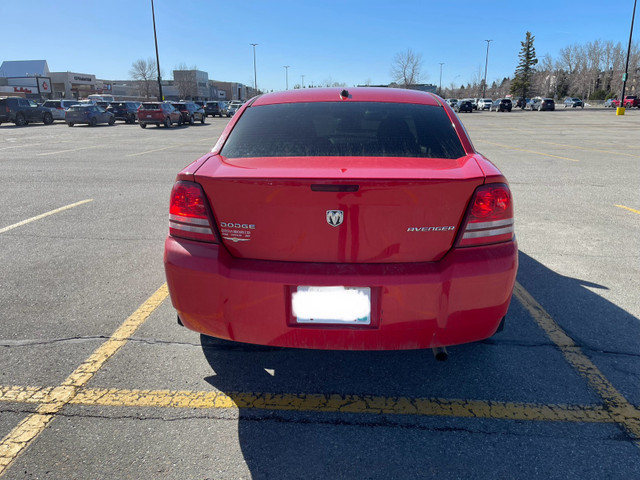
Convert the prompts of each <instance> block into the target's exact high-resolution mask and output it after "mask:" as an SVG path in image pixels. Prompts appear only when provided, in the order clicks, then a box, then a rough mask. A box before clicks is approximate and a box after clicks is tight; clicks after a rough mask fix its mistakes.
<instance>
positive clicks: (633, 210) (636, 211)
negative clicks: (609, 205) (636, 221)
mask: <svg viewBox="0 0 640 480" xmlns="http://www.w3.org/2000/svg"><path fill="white" fill-rule="evenodd" d="M616 207H619V208H624V209H625V210H629V211H630V212H633V213H637V214H640V210H635V209H633V208H629V207H625V206H624V205H616Z"/></svg>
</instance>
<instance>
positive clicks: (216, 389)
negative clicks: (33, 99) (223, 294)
mask: <svg viewBox="0 0 640 480" xmlns="http://www.w3.org/2000/svg"><path fill="white" fill-rule="evenodd" d="M460 117H461V119H462V121H463V123H464V125H465V127H466V128H467V130H468V132H469V134H470V136H471V138H472V140H473V141H474V145H475V146H476V148H477V150H479V151H480V152H482V153H483V154H485V155H486V156H487V157H488V158H490V159H491V160H492V161H493V162H494V163H495V164H496V165H497V166H498V167H499V168H500V169H501V170H502V171H503V172H504V173H505V175H506V176H507V178H508V179H509V182H510V184H511V189H512V191H513V194H514V198H515V205H516V234H517V238H518V243H519V250H520V267H519V271H518V279H517V285H516V289H515V292H514V297H513V300H512V303H511V307H510V311H509V315H508V317H507V324H506V328H505V330H504V331H503V332H501V333H499V334H497V335H496V336H494V337H492V338H491V339H489V340H487V341H484V342H481V343H476V344H470V345H463V346H458V347H451V348H450V349H449V360H448V361H447V362H437V361H436V360H435V359H434V358H433V356H432V354H431V352H430V351H404V352H318V351H306V350H293V349H276V348H262V347H252V346H244V345H238V344H231V343H228V342H222V341H215V340H208V339H203V340H204V341H203V342H201V338H200V336H199V335H198V334H196V333H194V332H191V331H188V330H186V329H184V328H181V327H179V326H178V325H177V323H176V318H175V312H174V310H173V309H172V307H171V304H170V300H169V299H168V298H167V290H166V286H165V284H164V281H165V280H164V271H163V266H162V251H163V242H164V237H165V235H166V233H167V229H168V199H169V193H170V190H171V186H172V185H173V181H174V178H175V175H176V173H177V172H178V171H179V170H180V169H181V168H182V167H184V166H185V165H187V164H188V163H190V162H191V161H192V160H195V159H196V158H198V157H199V156H200V155H202V154H204V153H206V152H207V151H208V150H209V149H210V148H211V147H212V146H213V144H214V143H215V141H216V139H217V137H218V135H219V134H220V132H221V131H222V129H223V128H224V126H225V125H226V123H227V121H228V119H226V118H225V119H221V118H214V119H211V118H208V119H207V123H206V124H204V125H200V124H196V125H194V126H189V127H179V128H178V127H173V128H170V129H165V128H155V127H150V128H147V129H144V130H143V129H141V128H140V127H139V126H137V125H125V124H122V123H121V122H118V123H117V124H116V125H115V126H112V127H110V126H106V125H105V126H99V127H95V128H91V127H88V126H77V127H74V128H68V127H67V126H66V125H65V124H64V123H62V122H59V121H57V122H55V123H54V124H53V125H51V126H44V125H30V126H27V127H20V128H19V127H15V126H13V125H2V126H0V172H1V175H0V178H2V188H1V189H0V200H1V202H2V205H3V206H4V208H3V209H2V210H1V211H0V259H1V261H0V265H1V269H2V275H0V315H1V317H2V329H1V330H0V365H1V366H2V368H1V369H0V438H2V440H0V477H2V478H3V479H5V478H6V479H27V478H28V479H107V478H109V479H129V478H130V479H156V478H163V479H164V478H167V479H200V480H204V479H244V478H268V479H270V478H322V479H326V478H348V479H353V478H367V479H368V478H446V479H475V478H477V479H485V478H491V479H520V478H522V479H525V478H526V479H532V478H535V479H538V478H540V479H556V478H557V479H574V478H575V479H595V478H602V477H603V476H604V475H607V476H609V477H610V478H640V295H638V292H639V291H640V166H639V165H640V150H639V149H638V146H637V139H638V137H639V135H640V110H627V112H626V115H624V116H616V115H615V112H614V111H611V110H604V109H593V110H590V109H588V108H587V109H584V110H564V109H558V110H556V111H555V112H523V111H513V112H511V113H496V112H491V113H489V112H474V113H471V114H467V113H465V114H460Z"/></svg>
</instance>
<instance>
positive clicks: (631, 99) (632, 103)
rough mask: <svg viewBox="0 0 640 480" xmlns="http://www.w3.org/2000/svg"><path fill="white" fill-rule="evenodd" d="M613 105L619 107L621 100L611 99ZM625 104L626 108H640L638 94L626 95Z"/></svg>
mask: <svg viewBox="0 0 640 480" xmlns="http://www.w3.org/2000/svg"><path fill="white" fill-rule="evenodd" d="M611 105H612V106H613V107H619V106H620V100H618V99H617V98H615V99H613V100H611ZM623 105H624V107H625V108H633V107H637V108H640V98H638V96H637V95H627V96H626V97H624V102H623Z"/></svg>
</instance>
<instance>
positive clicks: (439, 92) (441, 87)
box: [439, 62, 444, 96]
mask: <svg viewBox="0 0 640 480" xmlns="http://www.w3.org/2000/svg"><path fill="white" fill-rule="evenodd" d="M442 65H444V62H443V63H440V92H439V94H440V96H442Z"/></svg>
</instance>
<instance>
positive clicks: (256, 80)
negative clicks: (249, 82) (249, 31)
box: [250, 43, 258, 95]
mask: <svg viewBox="0 0 640 480" xmlns="http://www.w3.org/2000/svg"><path fill="white" fill-rule="evenodd" d="M250 45H251V46H252V47H253V89H254V90H255V94H256V95H257V94H258V75H257V73H256V46H257V45H258V44H257V43H251V44H250Z"/></svg>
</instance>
